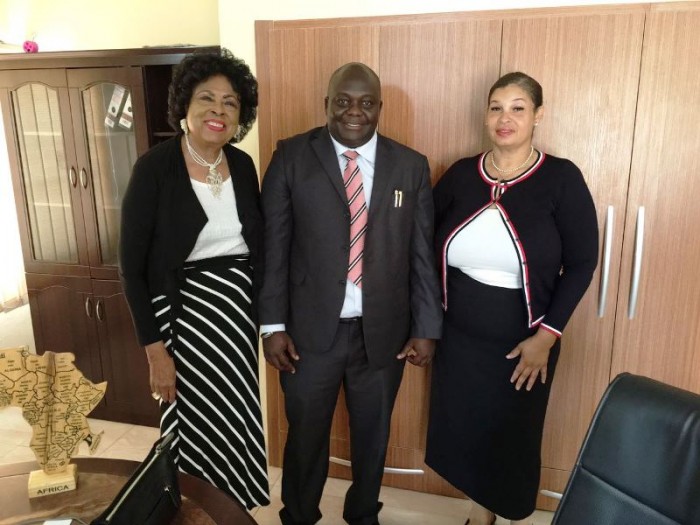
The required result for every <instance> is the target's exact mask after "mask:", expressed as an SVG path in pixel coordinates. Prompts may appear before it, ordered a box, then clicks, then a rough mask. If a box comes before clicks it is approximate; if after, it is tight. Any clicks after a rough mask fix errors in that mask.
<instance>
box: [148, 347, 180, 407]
mask: <svg viewBox="0 0 700 525" xmlns="http://www.w3.org/2000/svg"><path fill="white" fill-rule="evenodd" d="M146 356H147V357H148V368H149V375H150V378H149V381H150V384H151V392H152V393H153V397H154V399H156V400H157V399H162V400H163V401H165V402H166V403H172V402H173V401H175V362H174V361H173V358H172V357H170V354H168V351H167V350H166V349H165V344H163V341H157V342H155V343H151V344H150V345H146Z"/></svg>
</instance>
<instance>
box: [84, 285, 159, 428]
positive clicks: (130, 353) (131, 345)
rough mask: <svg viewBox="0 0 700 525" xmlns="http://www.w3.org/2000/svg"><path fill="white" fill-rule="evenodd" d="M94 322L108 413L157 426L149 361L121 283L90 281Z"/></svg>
mask: <svg viewBox="0 0 700 525" xmlns="http://www.w3.org/2000/svg"><path fill="white" fill-rule="evenodd" d="M92 290H93V299H94V305H95V314H94V318H95V323H96V326H97V333H98V335H99V353H100V358H101V363H102V371H103V377H104V379H105V380H106V381H107V393H106V398H107V414H106V416H105V417H106V418H107V419H110V420H112V421H121V422H124V423H134V424H137V425H150V426H158V424H159V421H160V410H159V407H158V403H157V402H156V401H154V400H153V398H151V389H150V386H149V381H148V362H147V360H146V354H145V352H144V350H143V347H142V346H141V345H139V342H138V340H137V339H136V334H135V333H134V327H133V324H132V322H131V314H130V313H129V307H128V306H127V304H126V299H125V298H124V293H123V292H122V288H121V284H120V283H119V282H118V281H97V280H93V281H92Z"/></svg>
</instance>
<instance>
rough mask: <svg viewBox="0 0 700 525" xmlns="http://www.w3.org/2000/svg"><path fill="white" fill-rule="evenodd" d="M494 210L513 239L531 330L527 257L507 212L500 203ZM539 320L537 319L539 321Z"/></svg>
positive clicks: (533, 323) (532, 323) (532, 324)
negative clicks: (499, 214) (497, 212)
mask: <svg viewBox="0 0 700 525" xmlns="http://www.w3.org/2000/svg"><path fill="white" fill-rule="evenodd" d="M495 204H496V208H498V211H499V212H500V213H501V217H502V218H503V219H504V223H505V226H506V228H507V229H508V232H509V233H510V237H511V239H513V244H514V245H515V251H516V252H517V254H518V259H519V261H520V270H521V272H522V276H523V291H524V292H525V308H526V309H527V324H528V327H530V328H532V327H533V326H534V325H535V322H533V320H532V305H531V304H530V303H531V295H530V274H529V272H528V267H527V257H526V255H525V248H524V247H523V244H522V243H521V242H520V236H519V235H518V232H517V231H516V229H515V226H513V223H512V221H511V220H510V216H509V215H508V212H506V210H505V208H504V207H503V206H501V204H500V203H498V202H497V203H495ZM539 320H540V319H538V321H539Z"/></svg>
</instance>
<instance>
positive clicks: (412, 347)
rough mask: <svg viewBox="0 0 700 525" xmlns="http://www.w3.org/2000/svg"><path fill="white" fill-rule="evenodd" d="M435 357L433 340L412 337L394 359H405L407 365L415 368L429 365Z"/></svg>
mask: <svg viewBox="0 0 700 525" xmlns="http://www.w3.org/2000/svg"><path fill="white" fill-rule="evenodd" d="M433 355H435V340H434V339H421V338H418V337H412V338H411V339H409V340H408V341H406V344H405V345H404V347H403V350H401V353H400V354H399V355H397V356H396V359H404V358H406V359H407V360H408V362H409V363H411V364H412V365H416V366H426V365H429V364H430V363H431V362H432V360H433Z"/></svg>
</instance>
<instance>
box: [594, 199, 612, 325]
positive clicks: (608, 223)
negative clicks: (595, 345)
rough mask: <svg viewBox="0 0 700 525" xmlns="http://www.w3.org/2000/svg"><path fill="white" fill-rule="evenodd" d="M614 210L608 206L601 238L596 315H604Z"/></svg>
mask: <svg viewBox="0 0 700 525" xmlns="http://www.w3.org/2000/svg"><path fill="white" fill-rule="evenodd" d="M614 219H615V210H614V208H613V207H612V206H608V212H607V214H606V215H605V239H603V270H602V271H601V272H600V292H599V293H598V317H603V316H604V315H605V301H606V299H607V297H608V284H609V280H610V255H611V254H610V252H611V248H612V242H613V228H614V226H615V225H614Z"/></svg>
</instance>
